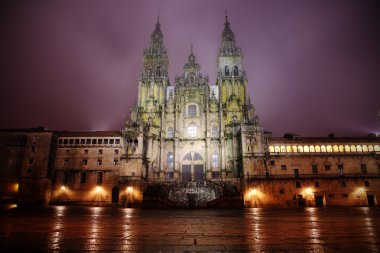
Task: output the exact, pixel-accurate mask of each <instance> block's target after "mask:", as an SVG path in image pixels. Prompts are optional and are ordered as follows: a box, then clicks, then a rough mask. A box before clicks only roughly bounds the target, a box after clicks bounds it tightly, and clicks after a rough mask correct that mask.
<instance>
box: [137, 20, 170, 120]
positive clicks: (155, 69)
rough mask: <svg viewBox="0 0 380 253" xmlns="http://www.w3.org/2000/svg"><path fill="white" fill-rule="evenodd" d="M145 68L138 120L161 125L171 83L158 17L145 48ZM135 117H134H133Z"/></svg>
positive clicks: (139, 97) (141, 80) (142, 74)
mask: <svg viewBox="0 0 380 253" xmlns="http://www.w3.org/2000/svg"><path fill="white" fill-rule="evenodd" d="M143 64H144V69H143V70H142V72H141V74H140V77H139V94H138V103H137V108H135V110H136V109H137V110H138V112H136V120H137V121H139V122H141V123H143V124H145V123H147V124H149V125H154V126H160V118H161V115H160V111H162V108H161V105H163V104H164V103H165V91H166V87H167V86H168V85H169V77H168V68H169V59H168V55H167V52H166V48H165V46H164V40H163V34H162V32H161V25H160V22H159V19H157V23H156V27H155V29H154V31H153V33H152V35H151V38H150V44H149V46H148V47H147V48H146V49H145V50H144V60H143ZM132 118H133V117H132Z"/></svg>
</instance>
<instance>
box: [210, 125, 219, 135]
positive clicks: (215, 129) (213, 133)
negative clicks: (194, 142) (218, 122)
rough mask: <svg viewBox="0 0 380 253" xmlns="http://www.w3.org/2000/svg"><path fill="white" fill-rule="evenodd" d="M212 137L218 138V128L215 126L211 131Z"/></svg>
mask: <svg viewBox="0 0 380 253" xmlns="http://www.w3.org/2000/svg"><path fill="white" fill-rule="evenodd" d="M211 136H212V137H218V128H217V127H216V126H213V127H212V129H211Z"/></svg>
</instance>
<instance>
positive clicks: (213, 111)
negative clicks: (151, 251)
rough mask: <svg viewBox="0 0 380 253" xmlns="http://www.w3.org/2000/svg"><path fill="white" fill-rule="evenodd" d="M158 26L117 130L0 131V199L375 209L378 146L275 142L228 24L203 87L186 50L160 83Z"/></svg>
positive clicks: (164, 66)
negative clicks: (212, 74) (178, 66)
mask: <svg viewBox="0 0 380 253" xmlns="http://www.w3.org/2000/svg"><path fill="white" fill-rule="evenodd" d="M163 37H164V36H163V34H162V32H161V29H160V23H159V22H157V24H156V26H155V29H154V31H153V33H152V35H151V38H150V43H149V45H148V47H147V48H146V49H145V50H144V52H143V62H142V71H141V73H140V76H139V79H138V94H137V97H138V101H137V104H136V105H135V106H134V107H133V108H132V110H131V115H130V118H129V119H128V120H127V121H126V122H125V125H124V126H123V128H122V129H121V130H120V131H95V132H90V131H89V132H70V131H69V132H62V131H49V130H45V129H43V128H37V129H13V130H12V129H8V130H1V131H0V196H1V199H0V202H10V203H14V202H17V203H29V204H30V203H43V204H49V203H51V204H81V205H111V204H117V205H122V206H133V205H142V204H145V205H148V206H157V205H166V206H171V207H174V206H177V207H178V206H179V207H210V206H214V207H215V206H219V207H220V206H223V207H228V206H229V207H241V206H251V207H265V206H287V207H294V206H318V207H323V206H329V205H337V206H377V205H378V200H377V199H378V196H379V194H380V190H379V189H380V138H379V136H375V135H370V136H367V137H350V138H345V137H335V135H333V134H331V135H329V136H328V137H320V138H308V137H300V136H298V135H296V134H285V135H284V137H272V136H271V133H270V132H267V131H264V130H263V128H262V127H261V126H260V123H259V119H258V116H257V114H256V111H255V108H254V106H253V105H252V104H251V100H250V98H249V96H248V94H247V90H246V89H247V83H248V81H247V76H246V72H245V70H244V67H243V53H242V50H241V49H240V48H239V47H238V46H237V45H236V41H235V35H234V33H233V32H232V30H231V27H230V23H229V21H228V19H227V17H226V21H225V23H224V30H223V33H222V36H221V43H220V48H219V51H218V55H217V58H216V59H215V61H216V73H217V79H216V82H215V83H210V82H209V78H208V77H207V76H205V75H203V74H202V71H201V67H200V65H199V64H198V63H197V61H196V57H195V55H194V53H193V50H192V48H191V50H190V55H189V57H188V60H187V62H186V63H185V64H184V67H183V73H182V74H181V75H180V76H177V77H176V78H175V85H170V82H169V75H168V73H169V60H168V54H167V51H166V48H165V45H164V39H163Z"/></svg>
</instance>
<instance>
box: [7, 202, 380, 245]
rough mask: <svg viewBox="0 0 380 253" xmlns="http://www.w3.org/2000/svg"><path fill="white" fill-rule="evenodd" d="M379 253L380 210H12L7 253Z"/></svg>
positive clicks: (69, 208)
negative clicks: (74, 252)
mask: <svg viewBox="0 0 380 253" xmlns="http://www.w3.org/2000/svg"><path fill="white" fill-rule="evenodd" d="M16 251H17V252H20V251H22V252H25V251H54V252H59V251H99V252H105V251H124V252H127V251H131V252H139V251H140V252H245V251H247V252H380V209H379V208H368V207H362V208H324V209H318V208H305V209H279V208H278V209H260V208H252V209H241V210H144V209H129V208H116V207H68V206H66V207H65V206H53V207H49V208H12V209H8V210H6V211H4V210H3V211H1V212H0V252H16Z"/></svg>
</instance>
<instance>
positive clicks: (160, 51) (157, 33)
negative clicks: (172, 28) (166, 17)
mask: <svg viewBox="0 0 380 253" xmlns="http://www.w3.org/2000/svg"><path fill="white" fill-rule="evenodd" d="M144 54H145V55H164V54H166V50H165V46H164V36H163V34H162V32H161V24H160V17H159V16H157V23H156V27H155V28H154V31H153V33H152V35H151V36H150V44H149V47H148V48H146V49H145V51H144Z"/></svg>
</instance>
